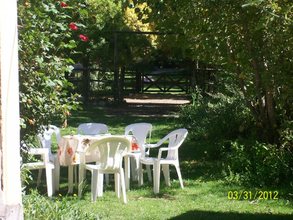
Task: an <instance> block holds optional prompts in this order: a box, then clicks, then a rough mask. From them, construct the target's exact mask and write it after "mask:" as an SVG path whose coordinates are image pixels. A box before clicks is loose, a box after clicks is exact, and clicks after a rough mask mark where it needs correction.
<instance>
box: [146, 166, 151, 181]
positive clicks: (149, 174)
mask: <svg viewBox="0 0 293 220" xmlns="http://www.w3.org/2000/svg"><path fill="white" fill-rule="evenodd" d="M146 169H147V173H148V179H149V182H150V183H151V182H152V172H151V166H150V165H146Z"/></svg>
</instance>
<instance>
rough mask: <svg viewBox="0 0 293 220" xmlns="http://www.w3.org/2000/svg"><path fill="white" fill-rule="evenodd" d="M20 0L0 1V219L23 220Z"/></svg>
mask: <svg viewBox="0 0 293 220" xmlns="http://www.w3.org/2000/svg"><path fill="white" fill-rule="evenodd" d="M17 41H18V37H17V0H9V1H7V0H0V74H1V75H0V77H1V78H0V81H1V84H0V87H1V94H0V95H1V105H0V107H1V113H0V116H1V118H0V120H1V121H0V130H1V132H0V135H1V136H0V174H2V175H1V176H0V219H1V217H3V218H4V219H13V220H18V219H23V212H22V199H21V180H20V146H19V142H20V135H19V79H18V43H17Z"/></svg>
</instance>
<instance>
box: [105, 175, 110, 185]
mask: <svg viewBox="0 0 293 220" xmlns="http://www.w3.org/2000/svg"><path fill="white" fill-rule="evenodd" d="M105 180H106V185H109V183H110V177H109V174H108V173H106V174H105Z"/></svg>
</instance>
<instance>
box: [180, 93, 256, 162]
mask: <svg viewBox="0 0 293 220" xmlns="http://www.w3.org/2000/svg"><path fill="white" fill-rule="evenodd" d="M226 90H227V89H223V90H222V92H217V93H215V94H204V95H202V93H201V91H199V90H197V91H195V93H193V94H192V99H193V101H192V104H190V105H187V106H184V107H183V108H181V112H180V119H181V122H182V124H183V126H184V127H186V128H187V129H188V130H189V132H190V137H191V138H192V139H194V140H203V139H204V140H208V141H209V142H210V143H211V145H213V146H214V149H213V151H214V153H212V155H215V156H217V157H219V156H220V154H219V153H220V149H221V147H222V146H223V145H225V144H226V143H229V142H230V141H234V140H235V139H237V138H238V137H239V136H241V137H245V136H248V135H251V133H252V131H253V129H251V127H252V126H251V125H252V119H251V117H250V115H249V110H248V109H247V108H246V106H245V105H244V104H243V103H244V102H243V99H242V97H241V96H240V95H239V94H238V93H236V92H235V93H234V94H233V93H232V94H229V93H228V92H227V91H226Z"/></svg>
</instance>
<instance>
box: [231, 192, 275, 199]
mask: <svg viewBox="0 0 293 220" xmlns="http://www.w3.org/2000/svg"><path fill="white" fill-rule="evenodd" d="M278 196H279V192H278V191H261V190H260V191H247V190H243V191H238V190H235V191H228V193H227V197H228V199H229V200H278V199H279V198H278Z"/></svg>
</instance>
